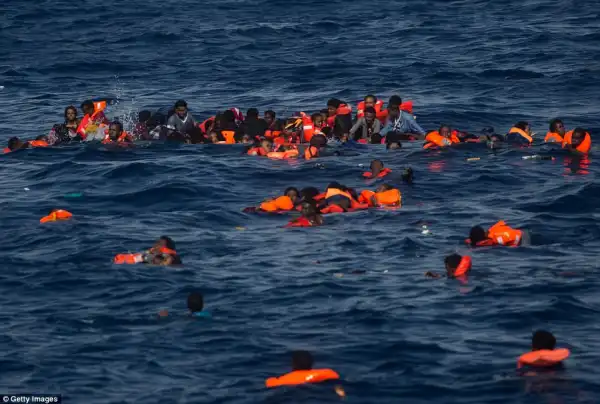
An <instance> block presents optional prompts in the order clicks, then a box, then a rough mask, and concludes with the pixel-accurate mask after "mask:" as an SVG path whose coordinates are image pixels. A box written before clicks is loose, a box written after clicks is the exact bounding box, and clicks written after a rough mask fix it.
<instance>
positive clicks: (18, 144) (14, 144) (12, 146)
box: [3, 135, 50, 154]
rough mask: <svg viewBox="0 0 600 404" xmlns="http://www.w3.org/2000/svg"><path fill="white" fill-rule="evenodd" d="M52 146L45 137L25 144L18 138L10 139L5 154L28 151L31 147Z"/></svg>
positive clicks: (39, 137)
mask: <svg viewBox="0 0 600 404" xmlns="http://www.w3.org/2000/svg"><path fill="white" fill-rule="evenodd" d="M48 146H50V144H49V143H48V141H47V140H46V136H45V135H40V136H38V137H37V138H36V139H35V140H29V141H27V142H23V141H22V140H21V139H19V138H18V137H16V136H15V137H11V138H10V139H8V143H7V145H6V147H5V148H4V150H3V152H4V153H5V154H6V153H10V152H13V151H17V150H22V149H27V148H29V147H48Z"/></svg>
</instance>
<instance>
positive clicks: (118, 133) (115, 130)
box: [102, 121, 133, 144]
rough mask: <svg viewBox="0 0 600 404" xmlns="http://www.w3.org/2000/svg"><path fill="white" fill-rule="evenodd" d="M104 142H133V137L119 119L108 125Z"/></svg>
mask: <svg viewBox="0 0 600 404" xmlns="http://www.w3.org/2000/svg"><path fill="white" fill-rule="evenodd" d="M102 143H104V144H109V143H123V144H125V143H127V144H132V143H133V138H132V137H131V136H130V135H129V134H128V133H127V132H125V131H124V130H123V124H122V123H121V122H119V121H114V122H112V123H111V124H110V126H109V127H108V133H107V134H106V136H105V137H104V140H102Z"/></svg>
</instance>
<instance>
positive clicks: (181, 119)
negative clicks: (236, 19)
mask: <svg viewBox="0 0 600 404" xmlns="http://www.w3.org/2000/svg"><path fill="white" fill-rule="evenodd" d="M167 126H169V127H170V128H172V129H175V130H176V131H177V132H179V133H181V134H186V133H188V132H189V131H190V130H191V129H192V128H193V127H195V126H196V121H195V120H194V117H193V116H192V114H191V113H190V112H189V111H188V106H187V102H185V101H184V100H179V101H177V102H176V103H175V113H174V114H173V115H171V116H170V117H169V120H168V121H167Z"/></svg>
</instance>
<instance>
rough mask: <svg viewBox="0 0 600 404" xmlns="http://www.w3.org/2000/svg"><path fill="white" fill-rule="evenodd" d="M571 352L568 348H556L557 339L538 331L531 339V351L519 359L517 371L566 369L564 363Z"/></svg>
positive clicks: (545, 332) (546, 332)
mask: <svg viewBox="0 0 600 404" xmlns="http://www.w3.org/2000/svg"><path fill="white" fill-rule="evenodd" d="M570 354H571V352H570V351H569V350H568V349H566V348H558V349H557V348H556V337H555V336H554V335H552V333H550V332H548V331H544V330H537V331H536V332H534V333H533V336H532V338H531V351H530V352H527V353H525V354H523V355H521V356H520V357H519V359H518V360H517V369H522V368H524V369H523V370H521V372H528V371H530V370H532V369H535V370H538V371H539V370H541V369H545V370H547V371H554V370H561V369H564V364H563V362H564V361H565V360H566V359H567V358H568V357H569V356H570Z"/></svg>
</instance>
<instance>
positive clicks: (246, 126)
mask: <svg viewBox="0 0 600 404" xmlns="http://www.w3.org/2000/svg"><path fill="white" fill-rule="evenodd" d="M265 116H266V114H265ZM267 127H268V125H267V122H266V121H265V120H264V119H261V118H259V117H258V109H256V108H250V109H249V110H248V112H247V113H246V119H245V120H244V122H242V123H241V124H240V126H239V128H237V130H236V139H237V138H239V139H240V140H238V141H241V140H243V137H244V135H248V136H250V137H251V138H253V139H254V138H256V137H257V136H259V137H260V136H263V135H264V134H265V131H266V130H267Z"/></svg>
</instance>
